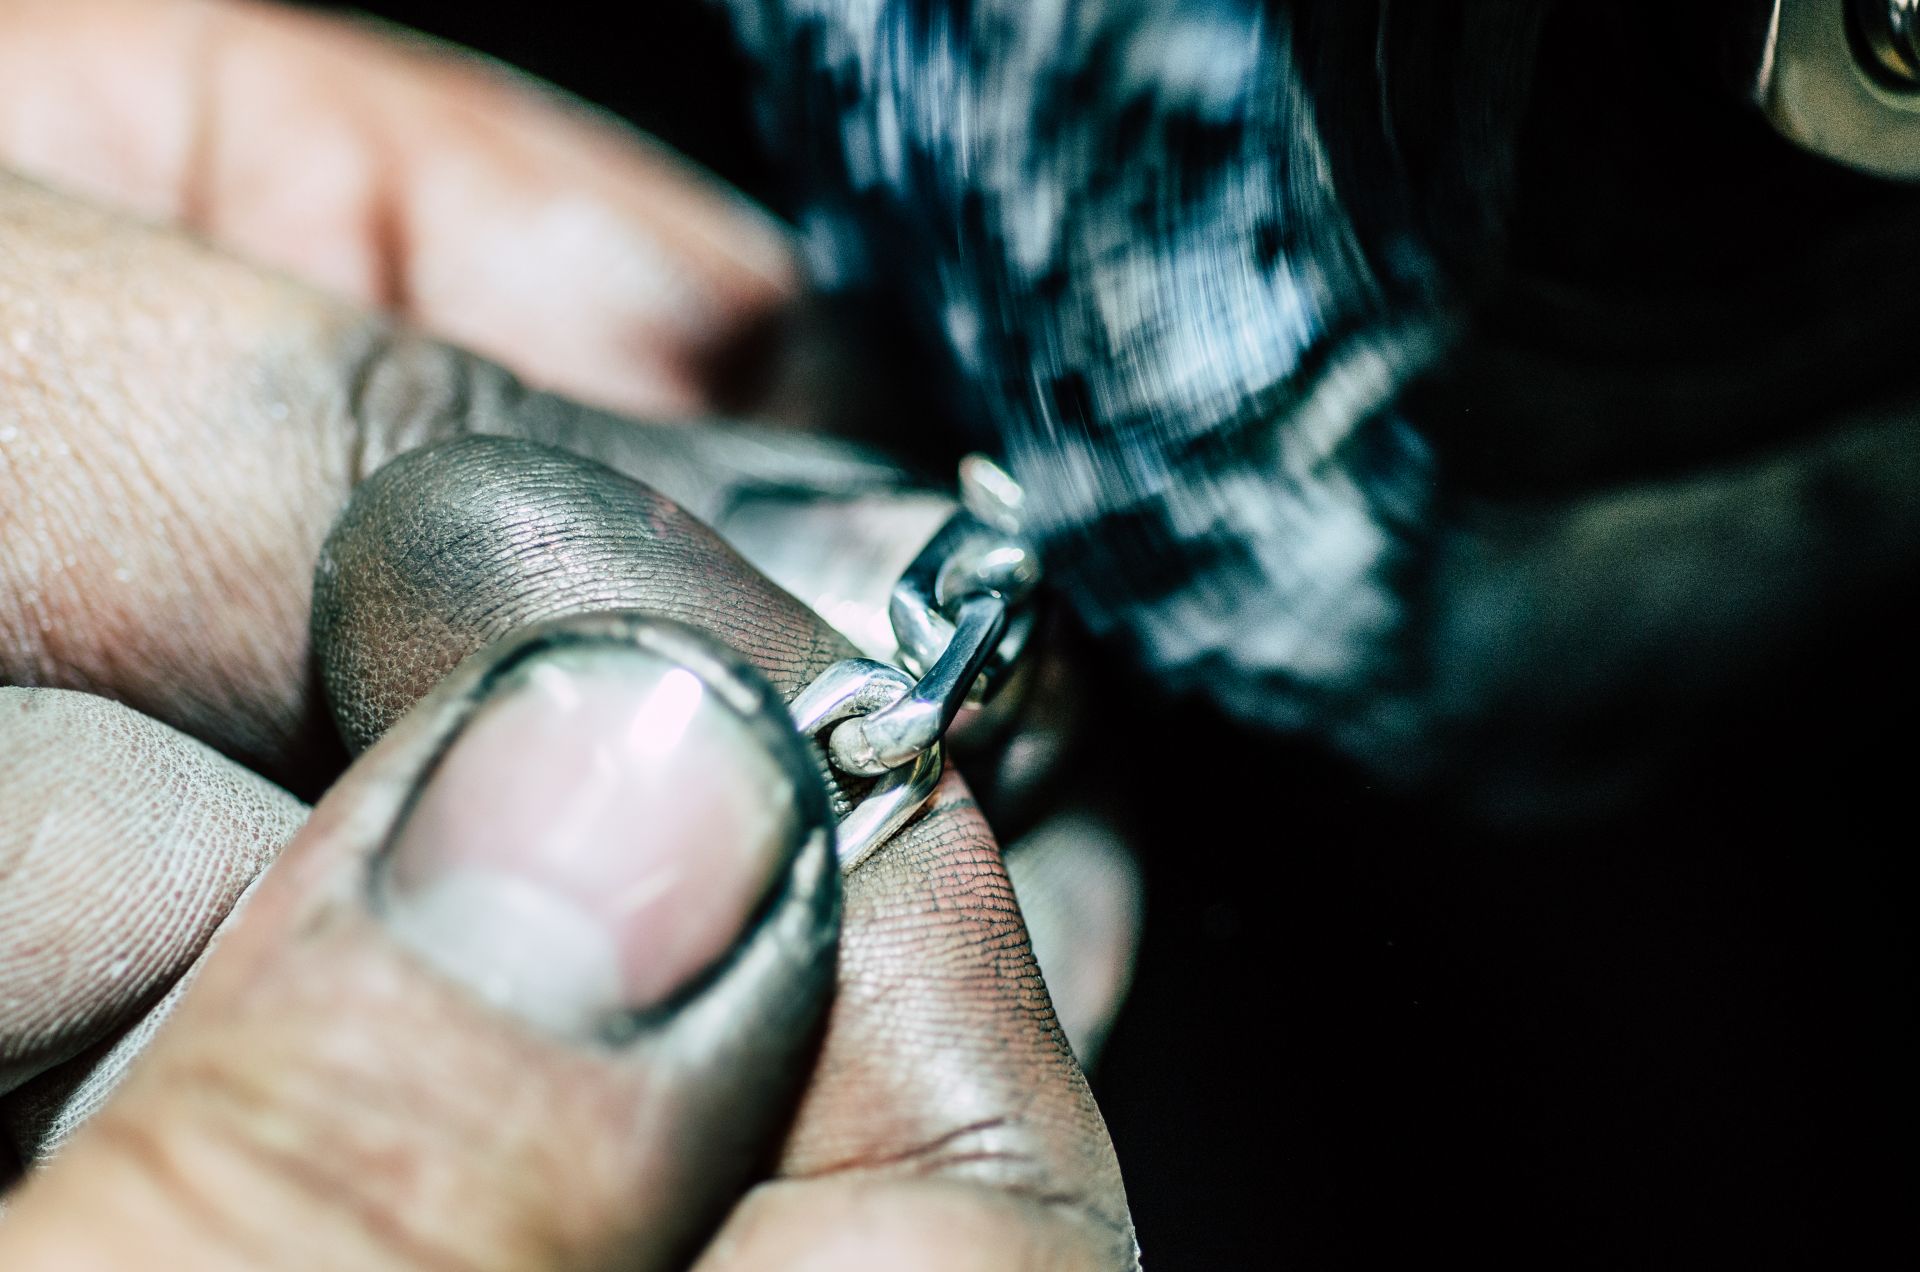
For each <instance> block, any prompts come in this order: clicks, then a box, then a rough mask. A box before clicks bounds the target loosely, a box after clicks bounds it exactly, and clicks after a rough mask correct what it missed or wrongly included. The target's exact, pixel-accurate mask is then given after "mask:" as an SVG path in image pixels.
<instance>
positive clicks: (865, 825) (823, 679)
mask: <svg viewBox="0 0 1920 1272" xmlns="http://www.w3.org/2000/svg"><path fill="white" fill-rule="evenodd" d="M913 687H914V686H913V678H912V677H911V676H909V675H907V673H905V672H904V671H901V670H900V669H899V668H898V667H890V666H888V665H887V664H886V663H882V662H875V661H873V660H872V659H867V658H849V659H846V660H845V661H842V662H837V663H835V664H834V665H833V666H831V667H829V668H827V669H826V670H825V671H823V672H821V673H820V675H819V677H818V678H816V679H815V680H814V682H813V683H812V684H810V685H808V686H807V687H806V688H805V689H803V690H801V691H800V694H799V696H798V697H796V698H795V699H794V700H793V702H792V704H791V705H790V706H789V707H788V711H789V712H790V713H791V715H792V717H793V723H794V727H795V728H796V729H798V730H799V731H800V733H801V734H803V735H804V736H806V737H810V738H811V737H817V736H818V735H819V734H820V732H821V731H822V730H824V729H827V728H829V727H830V726H832V725H835V724H838V723H839V722H841V721H843V720H847V719H851V718H853V717H856V716H860V715H864V714H866V713H868V712H871V711H877V710H882V709H884V708H886V707H889V706H891V705H893V704H894V703H896V702H899V701H900V700H901V699H902V698H904V697H906V696H907V695H908V694H909V693H911V692H912V691H913ZM945 768H946V760H945V757H944V756H943V755H942V754H941V748H940V746H939V744H938V742H936V743H935V744H934V745H933V746H931V747H929V748H927V749H926V750H925V751H923V752H921V753H920V754H919V755H918V756H917V757H915V758H914V760H913V762H912V763H911V764H907V765H903V766H901V767H899V768H896V769H893V770H892V771H891V772H888V773H886V774H884V775H882V776H881V777H880V779H879V780H878V781H877V782H875V783H874V784H873V788H872V789H871V790H869V791H868V792H867V795H866V797H865V798H864V799H862V800H861V801H860V802H859V803H858V804H856V805H854V808H853V811H852V812H850V813H848V814H847V815H846V816H845V817H843V818H841V820H840V825H839V827H838V829H837V830H836V832H835V836H834V842H835V848H836V851H837V852H838V854H839V858H840V869H841V870H842V871H843V872H844V871H851V870H855V869H858V868H859V866H860V864H861V863H862V862H864V861H865V860H866V859H867V858H868V857H870V856H872V855H873V853H874V852H875V850H877V849H878V848H879V847H880V845H882V844H884V843H885V842H886V841H887V840H888V839H890V838H892V837H893V836H894V835H895V834H897V833H898V832H899V831H900V828H901V827H903V826H905V825H906V824H907V823H908V822H909V821H911V820H913V815H914V814H915V813H917V812H919V811H920V809H921V807H922V806H923V805H925V804H926V802H927V800H928V799H929V798H931V797H932V795H933V791H934V788H935V787H937V786H938V785H939V784H940V775H941V773H942V772H943V771H944V770H945Z"/></svg>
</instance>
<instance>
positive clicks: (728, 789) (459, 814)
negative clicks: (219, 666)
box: [0, 615, 839, 1272]
mask: <svg viewBox="0 0 1920 1272" xmlns="http://www.w3.org/2000/svg"><path fill="white" fill-rule="evenodd" d="M827 818H828V809H827V803H826V795H825V790H824V788H823V785H822V783H821V780H820V778H819V776H818V772H817V770H816V769H815V768H814V766H813V763H812V761H811V760H810V758H809V756H808V752H807V751H806V749H805V747H804V744H803V743H802V742H801V741H800V740H799V738H798V736H797V735H796V734H795V733H794V732H793V731H792V730H791V728H790V727H788V726H787V724H786V721H785V715H784V711H783V710H782V708H781V707H780V705H779V699H778V698H777V697H776V696H775V695H774V694H773V692H772V690H771V689H769V688H768V687H767V686H766V685H765V684H764V682H762V681H761V680H760V679H759V678H758V676H757V675H755V674H754V673H753V672H752V671H750V670H748V669H746V668H745V667H744V665H742V664H740V663H738V662H737V661H736V660H735V659H733V658H732V657H731V655H729V654H728V653H726V652H725V651H724V650H723V649H721V648H719V647H717V646H715V645H713V644H712V643H710V642H708V641H707V640H705V639H704V638H700V637H697V636H695V635H693V634H692V633H691V632H689V631H687V630H686V629H684V628H679V627H675V626H672V625H668V624H662V623H658V622H654V621H650V620H646V619H642V618H639V617H637V616H633V615H607V616H599V617H591V618H578V619H571V620H567V621H566V622H564V623H560V624H554V625H549V626H546V627H543V628H536V629H533V630H532V631H530V632H528V633H526V634H525V635H523V636H521V637H518V638H516V639H514V640H512V641H510V642H508V643H507V644H506V645H504V646H496V647H494V648H493V649H492V650H489V651H486V652H484V653H482V654H480V655H478V656H477V657H476V658H474V659H472V660H469V661H468V662H467V663H466V664H465V665H463V667H462V668H461V669H460V671H458V672H456V673H455V674H454V675H453V676H452V677H451V678H450V679H449V680H448V682H447V683H446V684H445V685H443V686H442V687H441V688H440V689H439V690H438V691H436V693H434V694H433V695H432V696H430V697H429V698H428V699H427V700H426V701H425V702H423V703H422V704H421V706H420V707H419V708H417V709H416V710H415V711H414V712H413V713H411V714H410V715H409V716H408V717H407V718H406V719H405V720H404V721H402V722H401V724H400V725H399V726H397V727H396V728H395V729H394V730H393V731H392V732H391V733H390V734H389V735H388V736H387V737H386V738H385V739H383V740H382V741H381V743H380V744H379V745H378V746H376V747H375V748H373V749H372V750H371V751H369V752H368V753H367V754H366V755H365V756H363V757H362V758H361V760H360V761H359V762H358V763H356V764H355V766H354V767H353V769H352V770H350V771H349V773H348V775H347V776H346V777H345V778H344V779H343V780H342V782H341V783H340V785H339V786H337V787H336V788H335V790H334V791H333V793H331V794H330V795H329V796H328V798H327V799H326V800H324V801H323V802H322V803H321V804H320V805H319V807H318V808H316V810H315V812H314V815H313V817H312V819H311V821H310V822H309V823H308V825H307V827H306V828H305V830H303V831H302V832H301V834H300V835H299V836H298V837H297V838H296V840H295V841H294V843H293V844H292V845H291V846H290V847H289V848H288V850H287V852H286V855H285V856H284V857H283V858H282V861H281V863H280V865H279V866H277V867H276V868H275V870H274V871H273V872H272V873H271V874H270V875H269V876H268V877H267V878H266V880H265V882H264V883H263V884H262V885H261V887H260V888H259V890H258V893H257V895H256V896H255V897H254V898H253V900H252V901H251V902H250V903H249V904H248V905H247V907H246V908H245V910H244V911H243V912H242V913H241V914H240V915H239V917H238V918H237V920H236V921H235V923H234V925H233V927H232V930H231V931H230V932H229V933H227V934H226V935H225V936H224V937H223V939H222V941H221V944H220V946H219V947H218V948H217V949H216V950H215V952H214V953H213V955H212V956H211V958H210V959H209V960H208V962H207V965H206V968H205V971H204V972H203V973H202V975H201V979H200V980H199V982H198V983H197V984H196V985H195V986H194V987H193V989H192V990H191V991H190V992H189V994H188V996H187V999H186V1001H185V1003H184V1004H183V1005H182V1008H181V1010H180V1012H179V1014H178V1015H177V1016H176V1017H175V1019H174V1021H173V1022H172V1023H171V1024H170V1025H169V1026H168V1028H167V1031H166V1032H165V1033H164V1034H163V1035H162V1037H161V1038H160V1039H159V1040H158V1041H157V1042H156V1044H155V1045H154V1047H153V1049H152V1050H151V1051H150V1052H149V1053H148V1054H147V1055H146V1056H144V1057H143V1058H142V1059H141V1061H140V1062H139V1063H138V1065H137V1066H136V1068H135V1069H134V1071H133V1073H132V1074H131V1075H130V1077H129V1079H128V1081H127V1083H126V1085H125V1087H124V1088H123V1089H122V1090H121V1092H120V1093H119V1094H118V1095H117V1096H116V1097H115V1099H114V1100H113V1101H112V1102H110V1103H109V1104H108V1105H107V1107H106V1108H105V1109H103V1110H102V1111H101V1113H100V1114H99V1115H98V1116H97V1117H96V1118H95V1119H94V1120H93V1121H92V1122H90V1123H89V1124H88V1125H87V1127H86V1128H85V1129H84V1130H82V1131H81V1132H80V1134H78V1135H77V1136H76V1137H75V1138H74V1140H73V1141H72V1142H71V1143H70V1145H69V1146H68V1147H67V1149H66V1150H65V1151H64V1152H63V1153H61V1154H60V1155H59V1156H58V1157H56V1158H55V1159H54V1160H53V1161H52V1162H51V1163H49V1165H48V1166H47V1168H46V1169H45V1170H44V1171H42V1172H41V1173H40V1174H39V1175H37V1176H36V1177H35V1178H34V1179H33V1180H32V1181H31V1182H30V1183H29V1184H28V1185H27V1187H26V1188H25V1189H24V1190H23V1191H22V1192H21V1193H20V1194H18V1195H17V1206H16V1207H15V1208H14V1209H13V1210H12V1211H11V1212H10V1213H9V1215H8V1218H7V1223H6V1225H5V1226H4V1228H0V1266H3V1267H6V1268H8V1269H10V1270H13V1272H43V1270H44V1272H51V1270H52V1269H59V1270H60V1272H77V1270H84V1269H93V1268H116V1269H118V1268H128V1267H156V1266H158V1267H193V1268H206V1269H220V1268H265V1269H273V1270H275V1272H279V1270H283V1269H295V1268H337V1267H356V1268H390V1269H423V1268H449V1267H457V1268H461V1269H476V1270H477V1269H495V1268H498V1269H506V1268H513V1269H531V1270H533V1272H544V1270H547V1269H562V1268H568V1269H571V1268H587V1267H601V1266H607V1265H611V1264H617V1265H618V1266H621V1267H638V1268H652V1267H661V1266H670V1265H676V1264H681V1263H684V1261H685V1260H686V1259H687V1258H688V1257H689V1256H690V1253H691V1251H693V1250H694V1249H696V1248H697V1246H698V1244H699V1243H700V1242H701V1241H702V1240H703V1239H704V1237H705V1236H706V1235H707V1234H708V1233H709V1232H710V1231H711V1229H712V1227H713V1226H714V1224H715V1223H717V1221H718V1220H719V1218H720V1217H721V1216H722V1215H723V1214H724V1212H725V1210H726V1208H727V1207H728V1206H729V1205H730V1204H731V1202H732V1201H733V1200H734V1199H735V1198H736V1197H737V1196H738V1195H739V1192H740V1191H741V1189H742V1188H743V1187H745V1186H746V1185H747V1184H748V1183H750V1182H751V1181H752V1179H753V1177H754V1175H755V1172H756V1167H761V1166H763V1165H765V1164H766V1162H767V1161H768V1159H769V1158H770V1156H771V1154H772V1152H773V1150H774V1148H775V1147H776V1146H777V1140H778V1138H779V1135H780V1133H781V1131H782V1130H783V1129H784V1127H785V1124H786V1120H787V1116H788V1114H789V1112H790V1108H791V1103H792V1101H793V1099H794V1097H795V1096H796V1094H797V1089H798V1086H799V1084H800V1082H801V1080H802V1079H803V1078H804V1076H805V1073H806V1070H807V1067H808V1066H807V1055H808V1053H809V1050H810V1047H811V1045H812V1043H813V1041H814V1038H815V1035H816V1032H817V1029H818V1027H819V1023H820V1020H821V1016H822V1012H823V1009H824V1007H825V1003H826V999H827V995H828V992H829V986H830V984H831V982H832V974H833V948H834V938H835V936H836V932H837V924H838V907H839V892H838V882H837V873H836V871H835V870H834V868H833V864H832V853H831V843H830V836H829V834H828V832H827V829H826V827H827V825H828V822H827Z"/></svg>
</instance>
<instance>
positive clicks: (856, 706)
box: [792, 455, 1040, 871]
mask: <svg viewBox="0 0 1920 1272" xmlns="http://www.w3.org/2000/svg"><path fill="white" fill-rule="evenodd" d="M960 485H961V500H962V508H961V511H959V512H957V513H955V514H954V516H953V518H952V519H951V520H949V521H948V522H947V524H946V525H945V526H944V527H942V528H941V530H940V532H939V533H938V534H936V535H934V537H933V538H932V540H931V541H929V542H928V544H927V546H926V547H925V548H923V549H922V550H921V552H920V554H919V555H918V556H917V557H916V558H915V559H914V562H913V564H912V565H910V566H908V567H907V570H906V572H905V573H904V574H903V575H902V576H901V577H900V581H899V582H898V583H896V584H895V585H894V588H893V593H892V596H891V598H890V601H889V604H888V609H887V614H888V618H889V619H890V621H891V623H892V626H893V633H894V636H895V638H896V639H897V640H898V642H899V647H900V648H899V654H898V658H899V662H900V663H901V664H902V665H901V666H894V665H891V664H888V663H884V662H878V661H876V660H874V659H871V658H850V659H847V660H845V661H843V662H838V663H835V664H834V665H833V666H831V667H829V668H827V669H826V670H825V671H824V672H822V673H820V676H819V677H818V678H817V679H816V680H814V682H813V683H812V684H810V685H808V686H807V688H806V689H805V690H803V691H802V692H801V694H800V696H799V697H797V698H795V699H794V701H793V707H792V712H793V720H794V725H795V727H796V728H798V729H799V730H800V732H801V733H803V734H805V735H806V736H807V737H810V738H814V739H816V740H817V739H818V738H819V737H820V735H821V734H822V733H823V732H827V733H828V740H827V744H826V753H827V758H828V761H829V762H830V763H831V764H832V765H833V766H834V767H835V768H836V769H838V770H840V771H841V772H843V773H845V774H847V775H849V776H851V777H856V778H874V779H877V780H875V782H874V783H873V786H872V787H871V788H870V789H869V790H868V792H867V794H866V796H865V797H864V798H863V799H862V800H861V801H860V803H859V804H858V805H856V806H855V807H854V809H853V811H852V812H851V813H849V814H848V815H847V816H846V817H845V818H844V819H843V820H842V821H841V823H840V830H839V846H840V867H841V869H842V870H843V871H851V870H854V869H855V868H857V867H858V866H859V865H860V864H861V863H862V862H864V861H865V860H866V859H867V858H868V857H869V856H871V855H872V854H873V853H874V851H875V850H876V849H878V848H879V847H880V846H881V845H882V844H883V843H885V842H886V841H887V840H888V839H890V838H892V837H893V836H894V835H895V834H897V833H899V831H900V829H901V828H902V827H904V826H905V825H906V824H907V823H908V822H909V821H911V820H912V819H913V817H914V815H915V814H916V813H918V812H919V811H920V809H921V808H922V807H923V806H924V805H925V804H926V802H927V800H928V799H930V798H931V797H932V795H933V792H934V788H935V787H937V786H938V785H939V783H940V775H941V772H942V771H943V767H944V759H943V754H942V747H941V739H942V738H944V737H945V736H946V733H947V730H948V729H949V728H951V727H952V725H953V722H954V719H955V717H956V716H958V715H959V714H960V712H961V710H962V709H963V708H964V707H967V706H968V705H984V704H985V703H986V702H987V701H988V700H989V699H991V698H992V696H993V694H994V692H995V691H996V690H997V689H998V688H1000V686H1001V685H1003V684H1004V683H1005V682H1006V679H1007V676H1008V674H1009V673H1010V672H1011V671H1012V669H1013V667H1014V666H1015V665H1016V664H1017V663H1018V662H1019V660H1020V658H1021V655H1022V654H1024V653H1025V652H1026V647H1027V643H1028V639H1029V637H1030V636H1031V634H1032V631H1033V612H1032V604H1031V602H1032V598H1033V594H1034V590H1035V588H1036V587H1037V586H1038V585H1039V582H1040V567H1039V558H1038V556H1037V555H1036V554H1035V553H1034V551H1033V549H1032V547H1031V546H1030V545H1029V544H1028V543H1027V542H1026V540H1025V539H1024V538H1023V537H1022V536H1021V534H1020V530H1019V525H1020V511H1021V508H1020V505H1021V502H1022V498H1023V496H1022V494H1021V491H1020V488H1019V486H1018V485H1016V484H1015V483H1014V481H1013V479H1012V478H1011V477H1009V476H1008V475H1007V474H1006V473H1005V472H1003V471H1002V470H1001V469H1000V468H999V467H998V466H996V465H994V464H993V463H992V461H990V460H987V459H985V458H983V457H981V456H978V455H973V456H969V457H968V458H967V459H966V461H965V462H963V463H962V465H961V480H960ZM909 669H910V670H909ZM915 673H917V677H918V678H917V679H916V675H915ZM829 730H830V731H831V732H828V731H829Z"/></svg>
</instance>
